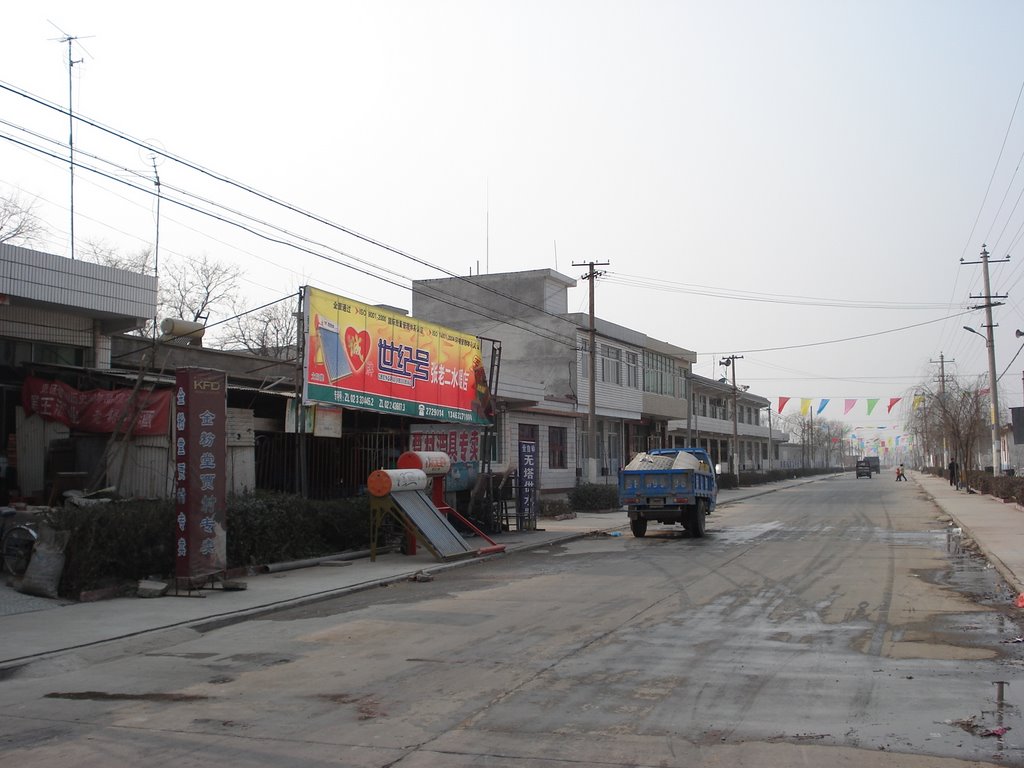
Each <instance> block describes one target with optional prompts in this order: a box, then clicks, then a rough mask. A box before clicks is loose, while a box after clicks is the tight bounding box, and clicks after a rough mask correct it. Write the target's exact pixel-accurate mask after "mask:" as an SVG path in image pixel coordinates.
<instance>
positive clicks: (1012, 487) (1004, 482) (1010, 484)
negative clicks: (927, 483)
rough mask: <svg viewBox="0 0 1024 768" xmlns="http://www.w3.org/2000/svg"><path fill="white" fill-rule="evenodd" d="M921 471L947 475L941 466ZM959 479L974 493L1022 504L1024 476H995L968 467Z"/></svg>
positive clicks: (1023, 499)
mask: <svg viewBox="0 0 1024 768" xmlns="http://www.w3.org/2000/svg"><path fill="white" fill-rule="evenodd" d="M921 471H922V472H927V473H928V474H931V475H937V476H939V477H948V473H947V472H946V471H945V470H944V469H942V468H941V467H924V468H923V469H922V470H921ZM961 481H962V482H963V483H965V484H966V485H967V487H968V488H970V489H971V490H972V491H974V492H976V493H987V494H989V495H990V496H995V497H996V498H997V499H1002V500H1003V501H1014V502H1016V503H1018V504H1021V505H1024V477H1017V476H1014V477H1009V476H1007V475H999V476H998V477H996V476H994V475H992V474H990V473H989V472H983V471H981V470H979V469H970V470H967V471H966V472H963V473H962V477H961Z"/></svg>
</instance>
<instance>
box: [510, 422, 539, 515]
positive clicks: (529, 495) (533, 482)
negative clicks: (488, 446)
mask: <svg viewBox="0 0 1024 768" xmlns="http://www.w3.org/2000/svg"><path fill="white" fill-rule="evenodd" d="M539 484H540V468H539V467H538V466H537V443H535V442H534V441H532V440H520V441H519V498H518V499H516V516H517V517H518V518H519V520H521V521H523V520H533V519H535V518H536V516H537V506H536V505H537V487H538V485H539ZM522 527H523V526H522V525H520V529H522Z"/></svg>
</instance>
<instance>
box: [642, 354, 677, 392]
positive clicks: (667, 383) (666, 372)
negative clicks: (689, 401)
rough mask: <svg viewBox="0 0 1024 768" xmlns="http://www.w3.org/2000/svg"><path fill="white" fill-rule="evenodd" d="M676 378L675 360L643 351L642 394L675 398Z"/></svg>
mask: <svg viewBox="0 0 1024 768" xmlns="http://www.w3.org/2000/svg"><path fill="white" fill-rule="evenodd" d="M678 378H679V375H678V371H677V370H676V363H675V360H673V359H672V358H671V357H668V356H667V355H659V354H658V353H657V352H648V351H646V350H644V392H651V393H653V394H656V395H669V396H671V397H675V396H677V394H678V393H677V392H676V380H677V379H678Z"/></svg>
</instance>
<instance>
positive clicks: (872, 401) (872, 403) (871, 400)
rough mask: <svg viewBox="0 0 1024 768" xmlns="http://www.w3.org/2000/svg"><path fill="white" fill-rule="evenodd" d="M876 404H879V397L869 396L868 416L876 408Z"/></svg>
mask: <svg viewBox="0 0 1024 768" xmlns="http://www.w3.org/2000/svg"><path fill="white" fill-rule="evenodd" d="M876 405H878V398H877V397H869V398H868V416H870V415H871V412H872V411H873V410H875V406H876Z"/></svg>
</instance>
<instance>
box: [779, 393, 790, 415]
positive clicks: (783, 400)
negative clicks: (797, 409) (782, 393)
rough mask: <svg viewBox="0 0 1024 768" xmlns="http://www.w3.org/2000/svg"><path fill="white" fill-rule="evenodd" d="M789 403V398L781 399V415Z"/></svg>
mask: <svg viewBox="0 0 1024 768" xmlns="http://www.w3.org/2000/svg"><path fill="white" fill-rule="evenodd" d="M788 402H789V398H788V397H780V398H779V414H780V415H781V414H782V409H783V408H785V407H786V403H788Z"/></svg>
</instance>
